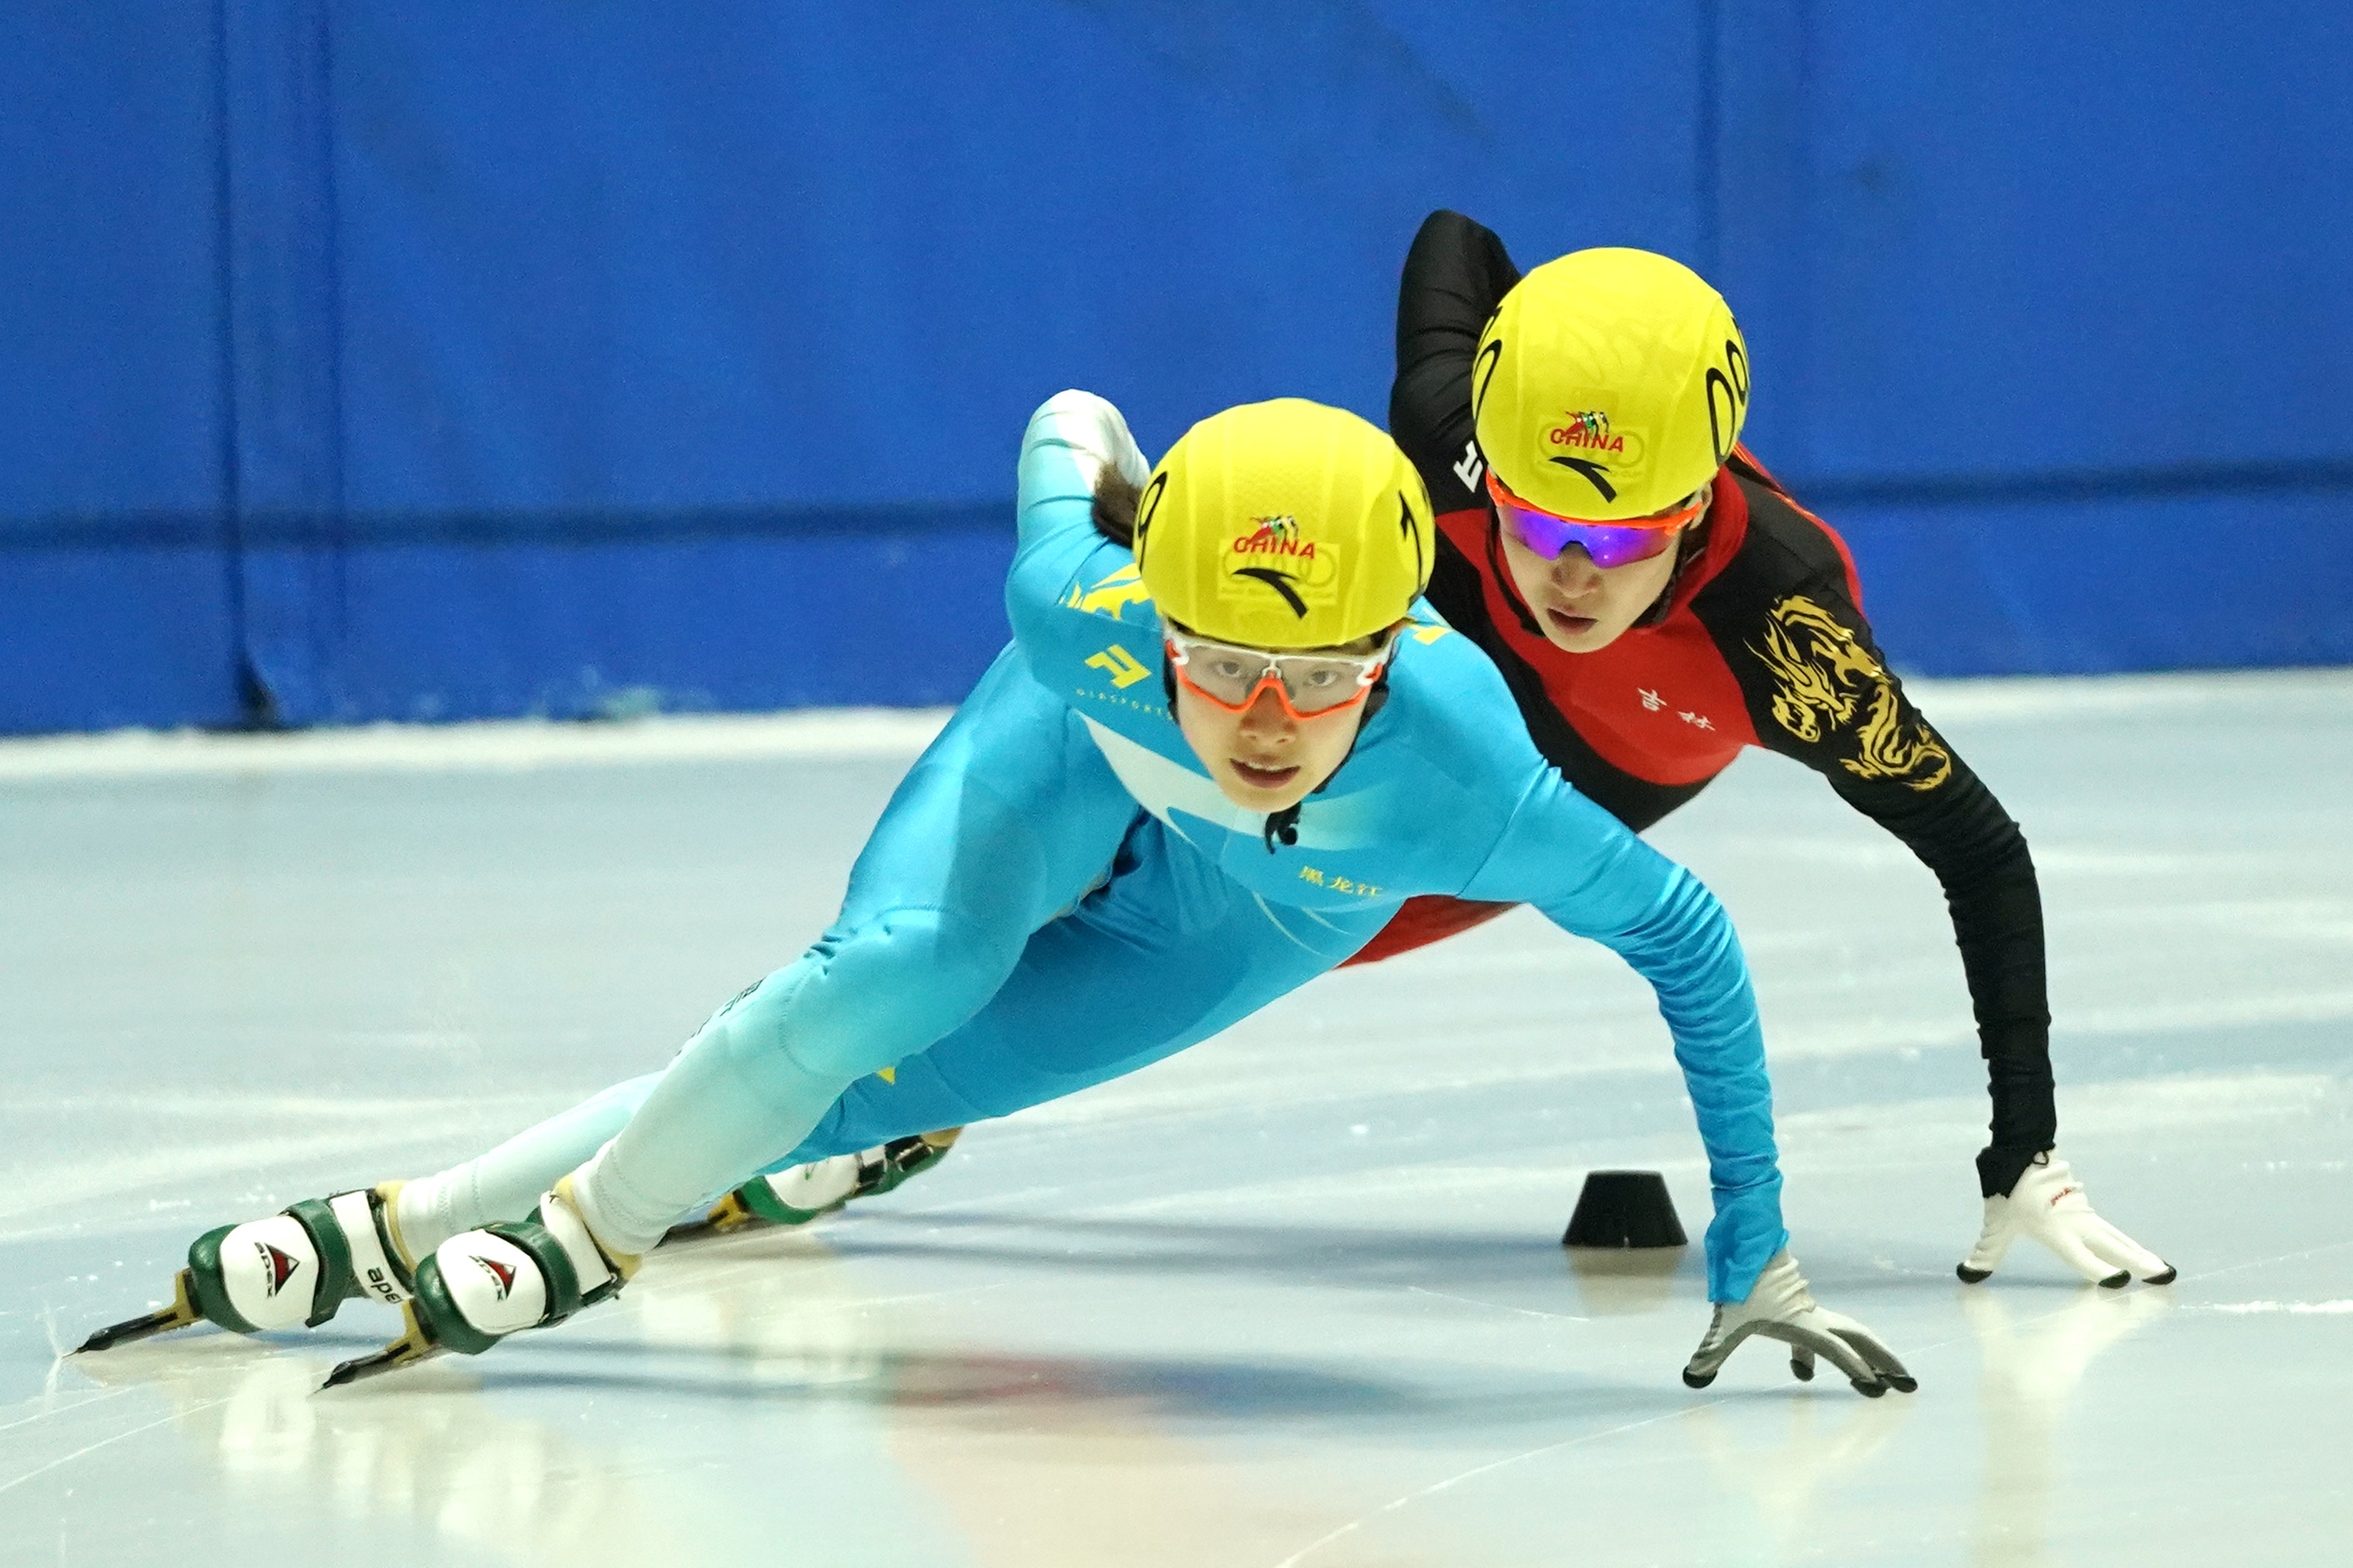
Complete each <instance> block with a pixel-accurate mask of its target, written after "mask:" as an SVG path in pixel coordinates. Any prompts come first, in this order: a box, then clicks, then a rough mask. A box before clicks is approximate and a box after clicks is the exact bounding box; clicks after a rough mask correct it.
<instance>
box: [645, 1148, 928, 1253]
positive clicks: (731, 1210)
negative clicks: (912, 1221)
mask: <svg viewBox="0 0 2353 1568" xmlns="http://www.w3.org/2000/svg"><path fill="white" fill-rule="evenodd" d="M963 1131H964V1129H963V1128H961V1127H949V1128H944V1129H943V1130H941V1131H937V1132H924V1133H920V1134H918V1135H917V1136H915V1137H913V1138H894V1139H892V1141H891V1142H888V1143H884V1144H881V1145H879V1146H878V1147H875V1148H872V1149H864V1150H860V1152H857V1153H855V1154H836V1155H834V1156H832V1157H831V1158H830V1159H825V1160H812V1161H810V1162H809V1163H807V1164H805V1165H795V1166H793V1167H791V1168H790V1169H788V1170H784V1171H779V1172H777V1173H776V1174H774V1175H769V1176H754V1177H753V1178H752V1179H751V1180H750V1181H748V1182H746V1183H744V1184H743V1185H742V1186H740V1187H737V1188H736V1189H735V1190H734V1191H733V1192H732V1193H729V1194H727V1195H726V1196H725V1197H723V1198H722V1199H720V1200H719V1201H718V1202H717V1203H716V1204H714V1205H712V1208H711V1212H710V1213H709V1214H707V1215H703V1216H702V1219H701V1220H700V1221H698V1222H695V1223H693V1224H691V1225H682V1226H678V1227H676V1228H675V1229H673V1230H672V1231H671V1232H670V1235H671V1236H673V1237H688V1236H723V1235H725V1234H726V1233H727V1232H729V1231H731V1230H740V1229H742V1228H743V1227H744V1226H747V1225H761V1224H766V1225H807V1224H808V1223H809V1221H811V1220H813V1219H817V1218H818V1217H819V1216H821V1215H829V1214H831V1213H833V1212H834V1211H835V1210H836V1209H839V1208H840V1207H841V1206H842V1205H845V1204H847V1203H849V1202H850V1200H852V1199H853V1198H871V1197H878V1196H880V1195H881V1194H884V1193H887V1192H890V1191H891V1190H892V1189H893V1188H895V1187H897V1186H899V1185H901V1184H902V1183H904V1182H906V1181H907V1180H908V1179H909V1178H910V1177H913V1176H916V1175H919V1174H921V1173H923V1172H925V1171H928V1170H930V1169H931V1168H932V1167H933V1166H934V1165H936V1164H938V1163H940V1162H941V1161H942V1160H944V1159H945V1158H947V1152H948V1150H949V1149H950V1148H952V1147H954V1145H955V1141H956V1137H957V1135H958V1134H959V1133H961V1132H963Z"/></svg>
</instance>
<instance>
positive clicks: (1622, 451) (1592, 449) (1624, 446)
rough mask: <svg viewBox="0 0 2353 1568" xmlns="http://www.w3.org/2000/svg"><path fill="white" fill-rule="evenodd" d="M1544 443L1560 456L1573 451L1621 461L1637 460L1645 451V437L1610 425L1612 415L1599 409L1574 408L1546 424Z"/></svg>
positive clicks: (1590, 456) (1588, 456)
mask: <svg viewBox="0 0 2353 1568" xmlns="http://www.w3.org/2000/svg"><path fill="white" fill-rule="evenodd" d="M1544 443H1545V446H1546V447H1548V448H1550V450H1551V452H1552V453H1553V454H1556V455H1557V454H1561V453H1565V452H1573V453H1575V454H1577V456H1578V457H1582V458H1604V459H1614V460H1615V461H1618V462H1621V463H1631V462H1634V461H1636V460H1637V459H1639V458H1641V454H1642V444H1641V437H1638V436H1635V435H1633V434H1631V433H1630V432H1629V431H1626V430H1622V429H1612V428H1610V426H1609V415H1608V414H1607V413H1606V412H1604V411H1603V410H1601V409H1599V408H1584V409H1577V410H1573V411H1572V412H1570V413H1567V414H1564V415H1562V416H1560V417H1559V418H1557V419H1556V420H1553V421H1552V422H1551V423H1550V424H1548V425H1547V426H1546V427H1545V434H1544Z"/></svg>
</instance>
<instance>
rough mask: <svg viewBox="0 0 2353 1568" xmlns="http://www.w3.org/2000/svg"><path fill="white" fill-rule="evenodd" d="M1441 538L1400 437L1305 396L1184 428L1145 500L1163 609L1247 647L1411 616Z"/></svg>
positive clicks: (1362, 630)
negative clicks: (1434, 541)
mask: <svg viewBox="0 0 2353 1568" xmlns="http://www.w3.org/2000/svg"><path fill="white" fill-rule="evenodd" d="M1431 540H1432V535H1431V532H1430V496H1429V492H1428V491H1426V490H1424V489H1423V488H1422V484H1421V476H1420V475H1419V474H1417V473H1416V472H1414V468H1413V465H1412V464H1411V463H1409V462H1408V461H1406V458H1405V454H1404V453H1402V452H1400V451H1398V447H1397V443H1396V442H1394V441H1392V440H1390V439H1389V438H1388V436H1387V435H1385V434H1384V433H1383V432H1381V431H1380V430H1378V429H1377V428H1375V427H1374V426H1371V425H1369V424H1367V423H1366V422H1365V421H1364V420H1362V419H1359V418H1358V417H1356V416H1355V415H1353V414H1350V413H1348V412H1347V411H1346V410H1345V409H1339V408H1327V407H1325V406H1324V405H1322V404H1320V403H1309V402H1307V401H1306V400H1305V399H1303V398H1297V397H1281V398H1277V399H1275V400H1274V401H1273V402H1271V403H1250V404H1244V405H1242V406H1240V407H1239V408H1229V409H1227V410H1226V411H1225V412H1224V413H1222V414H1213V415H1211V416H1209V417H1208V418H1207V419H1204V420H1202V421H1201V422H1200V423H1199V424H1198V425H1196V426H1193V427H1192V428H1191V429H1190V430H1187V431H1186V432H1185V434H1184V437H1182V438H1181V439H1180V440H1178V441H1177V443H1176V445H1175V446H1174V447H1169V448H1168V455H1167V456H1166V457H1165V458H1161V459H1160V466H1159V467H1158V468H1155V469H1154V470H1153V472H1152V478H1151V479H1150V480H1148V481H1147V482H1146V483H1145V487H1144V494H1143V495H1142V496H1141V497H1140V498H1139V499H1138V500H1137V501H1136V507H1135V563H1136V567H1137V569H1138V570H1139V571H1141V572H1142V573H1143V574H1144V585H1145V588H1147V589H1149V590H1150V591H1151V594H1152V597H1153V598H1154V600H1155V601H1156V602H1157V603H1158V605H1159V606H1160V611H1161V614H1163V615H1165V616H1167V617H1168V618H1169V619H1171V620H1173V621H1176V622H1178V623H1180V624H1182V625H1183V626H1187V627H1189V628H1191V629H1192V630H1194V631H1196V632H1198V633H1200V634H1201V635H1202V636H1203V637H1216V638H1218V639H1219V640H1220V641H1224V642H1231V643H1242V644H1246V645H1248V646H1250V647H1275V648H1302V647H1336V646H1338V645H1339V644H1342V643H1349V642H1354V641H1356V639H1357V638H1358V637H1367V636H1370V635H1371V634H1372V633H1374V632H1377V631H1379V630H1381V629H1382V628H1383V627H1384V626H1390V625H1392V624H1394V623H1395V622H1397V621H1398V620H1401V619H1403V618H1404V616H1405V614H1406V612H1407V610H1408V609H1409V608H1410V607H1411V605H1412V604H1413V602H1414V600H1415V599H1417V598H1418V597H1419V596H1420V595H1421V591H1422V589H1423V588H1425V587H1427V586H1428V585H1429V584H1430V561H1431V554H1432V545H1431Z"/></svg>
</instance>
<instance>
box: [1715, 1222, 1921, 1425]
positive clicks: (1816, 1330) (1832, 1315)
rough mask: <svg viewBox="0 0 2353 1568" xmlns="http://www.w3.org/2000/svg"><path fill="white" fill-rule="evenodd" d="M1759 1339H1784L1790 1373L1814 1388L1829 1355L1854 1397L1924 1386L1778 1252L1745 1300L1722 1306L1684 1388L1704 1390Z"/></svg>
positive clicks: (1717, 1307)
mask: <svg viewBox="0 0 2353 1568" xmlns="http://www.w3.org/2000/svg"><path fill="white" fill-rule="evenodd" d="M1752 1334H1762V1335H1763V1336H1764V1337H1765V1338H1767V1339H1769V1340H1779V1341H1780V1342H1782V1343H1783V1344H1786V1345H1788V1347H1789V1371H1790V1372H1791V1373H1794V1374H1795V1375H1796V1376H1797V1377H1798V1378H1799V1381H1801V1382H1809V1383H1810V1382H1811V1381H1812V1380H1813V1376H1814V1358H1815V1357H1817V1356H1828V1357H1829V1358H1830V1359H1831V1362H1832V1363H1834V1364H1835V1365H1836V1366H1837V1367H1838V1369H1839V1370H1840V1371H1841V1372H1842V1373H1846V1375H1847V1381H1848V1382H1850V1383H1852V1384H1854V1388H1855V1392H1856V1393H1858V1394H1868V1395H1870V1396H1871V1397H1872V1398H1873V1399H1876V1398H1878V1397H1879V1396H1880V1395H1881V1394H1885V1393H1886V1392H1887V1391H1888V1390H1889V1389H1891V1388H1893V1389H1895V1390H1898V1391H1899V1392H1901V1393H1905V1394H1909V1393H1911V1392H1912V1391H1913V1390H1914V1389H1915V1388H1917V1387H1918V1386H1919V1384H1917V1383H1915V1382H1914V1381H1913V1378H1912V1374H1911V1373H1907V1372H1905V1370H1904V1363H1902V1362H1900V1361H1897V1360H1896V1359H1895V1352H1894V1351H1891V1350H1889V1349H1888V1348H1887V1347H1886V1346H1885V1345H1884V1344H1883V1343H1881V1342H1880V1340H1879V1336H1878V1335H1876V1334H1874V1333H1873V1332H1872V1331H1870V1330H1869V1329H1866V1328H1864V1327H1863V1326H1862V1324H1861V1323H1858V1322H1856V1321H1854V1320H1853V1319H1852V1318H1850V1317H1848V1316H1846V1315H1845V1314H1844V1313H1842V1312H1832V1311H1830V1310H1826V1309H1824V1308H1823V1307H1821V1306H1820V1305H1819V1304H1817V1303H1816V1302H1815V1300H1814V1294H1813V1292H1812V1291H1811V1290H1809V1289H1806V1277H1805V1276H1804V1275H1802V1274H1800V1273H1799V1272H1798V1260H1797V1259H1796V1258H1792V1257H1790V1256H1789V1255H1788V1252H1787V1251H1782V1252H1777V1253H1775V1254H1774V1255H1773V1261H1772V1262H1770V1263H1767V1265H1766V1266H1765V1272H1764V1273H1762V1274H1760V1275H1758V1276H1757V1286H1756V1288H1755V1289H1752V1290H1750V1291H1749V1292H1748V1300H1745V1301H1718V1302H1717V1303H1716V1304H1715V1321H1713V1322H1711V1323H1709V1324H1708V1326H1707V1334H1706V1336H1705V1337H1704V1338H1703V1339H1702V1340H1701V1341H1700V1342H1699V1349H1698V1350H1696V1351H1694V1352H1692V1358H1691V1364H1689V1365H1688V1366H1686V1367H1684V1368H1683V1382H1684V1383H1685V1384H1688V1385H1689V1386H1691V1387H1693V1388H1705V1387H1706V1386H1707V1385H1708V1384H1711V1383H1714V1382H1715V1374H1716V1373H1717V1372H1718V1371H1719V1370H1720V1369H1721V1368H1722V1367H1723V1365H1724V1363H1725V1359H1726V1358H1728V1357H1729V1356H1730V1355H1731V1354H1732V1352H1734V1351H1736V1350H1738V1349H1739V1348H1740V1342H1742V1341H1743V1340H1746V1339H1747V1338H1748V1337H1749V1336H1750V1335H1752Z"/></svg>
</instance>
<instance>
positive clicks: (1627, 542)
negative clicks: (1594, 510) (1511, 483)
mask: <svg viewBox="0 0 2353 1568" xmlns="http://www.w3.org/2000/svg"><path fill="white" fill-rule="evenodd" d="M1496 510H1499V511H1501V512H1502V513H1503V514H1504V525H1505V526H1506V527H1508V528H1510V529H1511V531H1513V532H1514V534H1516V535H1518V537H1519V541H1520V542H1521V543H1523V544H1525V545H1526V546H1527V547H1528V548H1529V549H1530V550H1533V551H1535V552H1536V553H1537V554H1538V555H1541V556H1543V557H1544V558H1545V559H1546V560H1547V561H1552V560H1556V559H1557V558H1558V557H1559V555H1560V552H1562V551H1564V550H1566V549H1567V548H1568V547H1569V546H1570V545H1572V544H1581V545H1583V546H1584V547H1585V553H1586V554H1587V555H1588V556H1590V557H1591V558H1592V560H1593V563H1594V564H1595V565H1596V566H1599V567H1601V568H1602V569H1603V570H1605V571H1606V570H1608V569H1609V568H1610V567H1612V566H1623V565H1625V564H1626V563H1628V562H1630V561H1648V560H1649V559H1650V558H1651V556H1653V555H1660V554H1663V553H1664V552H1666V548H1667V546H1668V545H1669V544H1670V543H1672V542H1673V541H1674V537H1675V536H1674V531H1672V529H1663V528H1611V527H1609V526H1608V525H1606V524H1603V523H1598V522H1571V521H1568V520H1567V519H1566V518H1559V517H1555V516H1553V515H1552V514H1551V513H1550V512H1547V511H1530V510H1527V509H1526V508H1525V507H1516V506H1510V505H1506V504H1504V503H1503V502H1501V501H1499V502H1497V503H1496Z"/></svg>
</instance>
